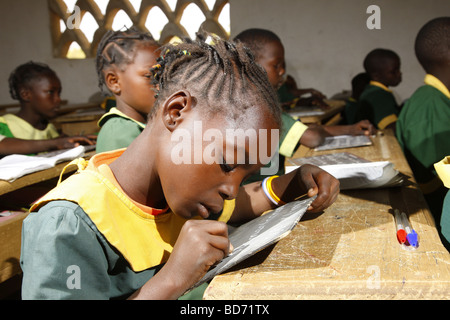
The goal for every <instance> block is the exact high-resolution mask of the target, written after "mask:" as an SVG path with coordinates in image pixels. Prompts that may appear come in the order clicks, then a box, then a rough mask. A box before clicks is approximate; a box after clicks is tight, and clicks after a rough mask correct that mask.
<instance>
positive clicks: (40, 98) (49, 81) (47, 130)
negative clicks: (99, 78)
mask: <svg viewBox="0 0 450 320" xmlns="http://www.w3.org/2000/svg"><path fill="white" fill-rule="evenodd" d="M9 91H10V94H11V97H12V98H13V99H15V100H18V101H19V102H20V111H19V112H18V113H17V114H6V115H3V116H0V156H1V155H8V154H13V153H18V154H33V153H38V152H44V151H50V150H54V149H67V148H72V147H75V146H77V145H80V144H85V145H93V144H94V140H92V137H91V138H88V137H64V136H60V134H59V132H58V131H57V130H56V128H55V127H54V126H53V124H51V123H50V120H51V119H53V118H55V117H56V116H57V115H58V110H59V107H60V104H61V97H60V94H61V82H60V80H59V78H58V76H57V75H56V73H55V72H54V71H53V70H52V69H50V68H49V67H48V66H47V65H45V64H41V63H35V62H28V63H25V64H23V65H20V66H18V67H17V68H16V69H15V70H14V71H13V72H12V73H11V75H10V77H9Z"/></svg>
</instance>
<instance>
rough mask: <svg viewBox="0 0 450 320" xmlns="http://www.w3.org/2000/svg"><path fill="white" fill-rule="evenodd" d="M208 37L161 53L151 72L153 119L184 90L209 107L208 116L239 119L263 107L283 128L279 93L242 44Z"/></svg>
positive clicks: (182, 43) (175, 46)
mask: <svg viewBox="0 0 450 320" xmlns="http://www.w3.org/2000/svg"><path fill="white" fill-rule="evenodd" d="M211 38H212V43H213V44H208V43H207V42H206V38H205V36H202V35H200V34H198V35H197V39H196V40H191V39H189V38H186V39H184V40H183V41H182V42H181V43H177V44H176V45H171V44H168V45H166V46H164V47H163V48H162V49H161V52H162V53H163V56H161V57H160V58H159V59H158V61H157V62H158V64H156V65H155V66H154V67H153V68H152V69H151V70H150V71H151V73H152V75H153V81H154V82H153V83H154V84H155V85H156V87H157V88H158V90H157V92H158V93H157V99H156V102H155V105H154V107H153V109H152V110H151V112H150V115H149V118H152V117H153V115H154V114H155V113H156V111H157V110H158V109H159V106H160V105H161V104H162V102H163V101H164V100H165V99H166V98H167V97H168V96H170V95H171V94H172V93H174V92H175V91H176V90H179V89H180V88H187V89H189V90H191V91H192V92H194V93H195V94H196V96H197V97H199V98H201V99H202V100H203V101H202V102H203V103H204V105H206V106H207V107H208V112H207V113H206V114H207V115H210V116H214V115H216V114H217V113H220V114H223V115H225V116H227V117H228V118H230V119H233V120H237V119H238V118H240V117H241V116H242V115H244V114H245V113H246V111H248V110H250V108H254V107H255V106H265V107H266V108H267V109H268V110H269V112H270V113H271V115H272V116H273V118H274V119H275V121H276V123H277V124H279V125H280V124H281V120H280V119H281V116H280V108H279V106H278V99H277V95H276V93H275V91H274V89H273V88H272V86H271V85H270V83H269V81H268V78H267V74H266V72H265V70H264V69H263V68H261V67H260V66H259V65H257V64H256V63H255V60H254V56H253V55H252V53H251V52H250V51H249V50H248V49H246V48H245V47H244V46H243V45H242V44H235V43H233V42H228V41H225V40H222V39H220V38H218V37H212V36H211Z"/></svg>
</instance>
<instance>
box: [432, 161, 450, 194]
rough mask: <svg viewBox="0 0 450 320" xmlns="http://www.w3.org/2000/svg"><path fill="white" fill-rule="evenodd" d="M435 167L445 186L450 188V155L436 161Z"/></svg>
mask: <svg viewBox="0 0 450 320" xmlns="http://www.w3.org/2000/svg"><path fill="white" fill-rule="evenodd" d="M434 168H435V169H436V172H437V174H438V176H439V178H441V180H442V182H443V183H444V186H446V187H447V188H450V156H447V157H445V158H444V159H442V160H441V161H439V162H437V163H435V164H434Z"/></svg>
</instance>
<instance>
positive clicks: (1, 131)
mask: <svg viewBox="0 0 450 320" xmlns="http://www.w3.org/2000/svg"><path fill="white" fill-rule="evenodd" d="M0 135H2V136H5V137H7V138H14V135H13V134H12V132H11V130H9V127H8V125H7V124H6V123H4V122H1V121H0Z"/></svg>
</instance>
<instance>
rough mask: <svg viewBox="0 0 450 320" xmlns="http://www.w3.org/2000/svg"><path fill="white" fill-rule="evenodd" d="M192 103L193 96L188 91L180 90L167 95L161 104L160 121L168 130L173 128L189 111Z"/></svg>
mask: <svg viewBox="0 0 450 320" xmlns="http://www.w3.org/2000/svg"><path fill="white" fill-rule="evenodd" d="M193 103H194V98H193V97H192V96H191V94H190V93H189V91H187V90H181V91H177V92H175V93H173V94H172V95H171V96H169V97H168V98H167V99H166V101H165V102H164V104H163V105H162V121H163V123H164V126H165V127H166V128H167V129H169V131H171V132H172V131H174V130H175V128H176V127H177V126H178V125H179V124H180V123H181V122H182V121H183V119H184V117H185V116H186V112H189V111H190V110H191V109H192V107H193Z"/></svg>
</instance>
